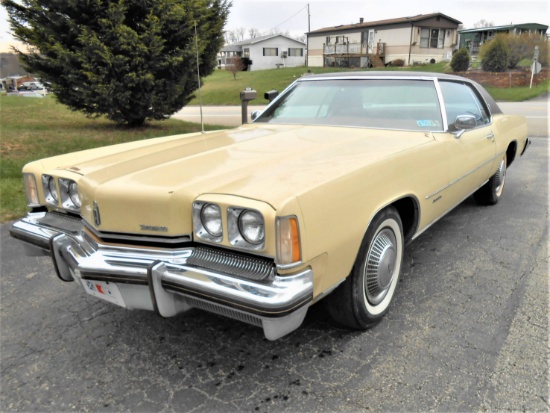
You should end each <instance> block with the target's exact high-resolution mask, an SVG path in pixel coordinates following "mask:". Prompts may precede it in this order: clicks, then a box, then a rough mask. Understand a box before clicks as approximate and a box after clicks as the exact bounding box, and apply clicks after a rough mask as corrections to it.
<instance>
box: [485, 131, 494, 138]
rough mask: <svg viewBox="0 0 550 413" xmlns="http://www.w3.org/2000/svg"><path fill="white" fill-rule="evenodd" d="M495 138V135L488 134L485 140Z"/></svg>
mask: <svg viewBox="0 0 550 413" xmlns="http://www.w3.org/2000/svg"><path fill="white" fill-rule="evenodd" d="M494 137H495V135H494V134H493V132H491V133H489V134H488V135H487V136H486V138H487V139H493V138H494Z"/></svg>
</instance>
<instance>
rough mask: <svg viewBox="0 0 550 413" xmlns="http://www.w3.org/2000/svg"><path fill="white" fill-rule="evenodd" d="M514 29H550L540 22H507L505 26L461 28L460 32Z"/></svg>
mask: <svg viewBox="0 0 550 413" xmlns="http://www.w3.org/2000/svg"><path fill="white" fill-rule="evenodd" d="M512 29H523V30H548V26H546V25H545V24H539V23H522V24H506V25H504V26H492V27H477V28H474V29H464V30H459V32H460V33H477V32H486V31H495V32H498V31H509V30H512Z"/></svg>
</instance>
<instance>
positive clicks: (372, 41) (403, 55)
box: [307, 13, 461, 67]
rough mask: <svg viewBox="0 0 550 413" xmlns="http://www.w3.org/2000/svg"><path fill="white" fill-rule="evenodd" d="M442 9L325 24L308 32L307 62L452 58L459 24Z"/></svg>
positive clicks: (342, 63) (348, 63)
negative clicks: (440, 10) (387, 18)
mask: <svg viewBox="0 0 550 413" xmlns="http://www.w3.org/2000/svg"><path fill="white" fill-rule="evenodd" d="M459 24H461V22H459V21H458V20H455V19H453V18H451V17H449V16H446V15H444V14H442V13H433V14H420V15H418V16H412V17H401V18H396V19H389V20H379V21H373V22H365V21H364V20H363V19H362V18H361V19H360V20H359V22H358V23H355V24H348V25H339V26H333V27H325V28H322V29H318V30H314V31H311V32H309V33H307V48H308V66H337V67H338V66H339V67H370V66H375V67H376V66H383V65H385V64H388V63H390V62H392V61H395V60H397V59H401V60H403V61H404V62H405V65H412V64H415V63H428V62H432V63H434V62H439V61H442V60H450V58H451V55H452V51H453V49H454V48H455V47H456V46H457V44H458V25H459Z"/></svg>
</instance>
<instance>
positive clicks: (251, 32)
mask: <svg viewBox="0 0 550 413" xmlns="http://www.w3.org/2000/svg"><path fill="white" fill-rule="evenodd" d="M248 36H249V37H250V38H251V39H254V38H255V37H258V36H260V31H259V30H258V29H256V28H254V27H253V28H252V29H248Z"/></svg>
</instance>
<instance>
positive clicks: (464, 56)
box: [451, 47, 470, 72]
mask: <svg viewBox="0 0 550 413" xmlns="http://www.w3.org/2000/svg"><path fill="white" fill-rule="evenodd" d="M469 66H470V53H468V49H466V48H465V47H463V48H462V49H459V50H458V51H457V52H456V53H455V54H454V55H453V58H452V59H451V69H453V72H465V71H466V70H468V67H469Z"/></svg>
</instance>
